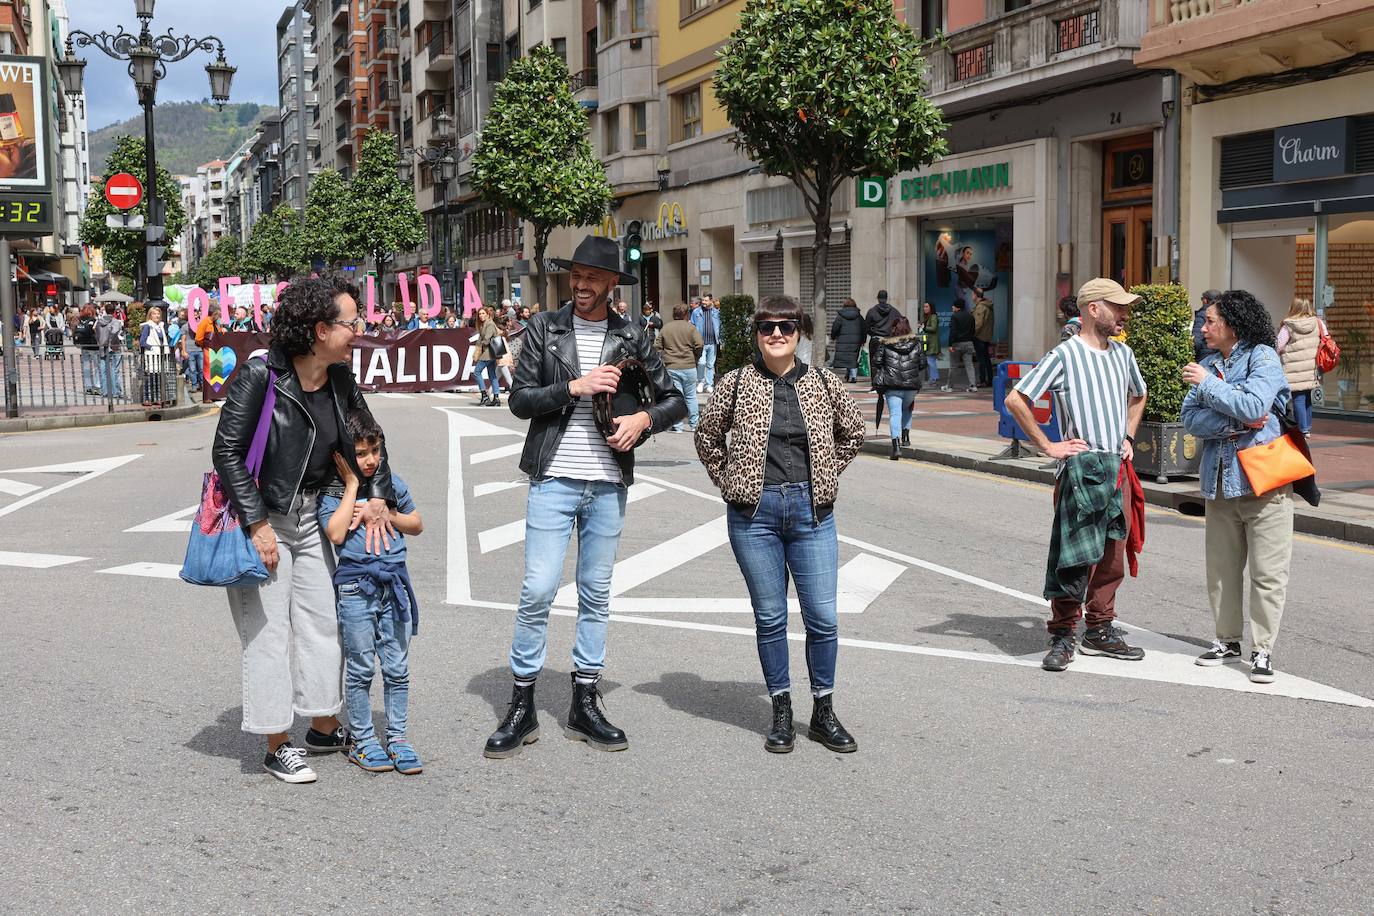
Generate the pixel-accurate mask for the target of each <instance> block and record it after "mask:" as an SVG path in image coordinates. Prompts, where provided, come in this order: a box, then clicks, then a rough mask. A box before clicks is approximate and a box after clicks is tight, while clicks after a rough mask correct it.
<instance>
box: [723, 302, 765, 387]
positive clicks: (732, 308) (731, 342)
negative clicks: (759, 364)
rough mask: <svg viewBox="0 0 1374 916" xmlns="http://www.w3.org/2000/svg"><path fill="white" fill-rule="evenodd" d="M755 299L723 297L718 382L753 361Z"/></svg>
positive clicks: (755, 346)
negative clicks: (732, 371) (722, 377)
mask: <svg viewBox="0 0 1374 916" xmlns="http://www.w3.org/2000/svg"><path fill="white" fill-rule="evenodd" d="M753 317H754V297H753V296H721V298H720V351H719V353H718V355H717V356H716V378H720V377H721V376H722V375H724V374H725V373H727V372H729V371H731V370H732V369H738V368H739V367H740V366H743V365H744V364H745V363H747V362H749V361H750V360H751V359H753V358H754V352H755V351H756V350H757V349H758V346H757V345H756V344H755V343H754V329H753V327H751V324H752V320H753Z"/></svg>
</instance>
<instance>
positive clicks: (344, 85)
mask: <svg viewBox="0 0 1374 916" xmlns="http://www.w3.org/2000/svg"><path fill="white" fill-rule="evenodd" d="M347 91H348V77H346V76H341V77H339V79H338V80H336V81H335V82H334V98H335V99H341V98H343V97H344V93H346V92H347Z"/></svg>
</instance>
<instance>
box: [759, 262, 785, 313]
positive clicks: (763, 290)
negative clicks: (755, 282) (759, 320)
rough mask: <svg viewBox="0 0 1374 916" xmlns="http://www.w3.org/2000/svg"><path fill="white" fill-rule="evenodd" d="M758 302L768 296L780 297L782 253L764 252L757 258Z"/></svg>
mask: <svg viewBox="0 0 1374 916" xmlns="http://www.w3.org/2000/svg"><path fill="white" fill-rule="evenodd" d="M758 258H759V264H758V267H759V301H760V302H761V301H763V300H764V299H765V298H766V297H768V296H781V295H782V294H783V292H782V270H783V268H782V252H781V251H765V252H763V253H761V254H760V255H759V256H758Z"/></svg>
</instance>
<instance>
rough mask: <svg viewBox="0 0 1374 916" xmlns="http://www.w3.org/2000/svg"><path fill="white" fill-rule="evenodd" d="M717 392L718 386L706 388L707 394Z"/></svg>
mask: <svg viewBox="0 0 1374 916" xmlns="http://www.w3.org/2000/svg"><path fill="white" fill-rule="evenodd" d="M715 390H716V386H715V385H707V386H706V393H707V394H710V393H711V392H712V391H715Z"/></svg>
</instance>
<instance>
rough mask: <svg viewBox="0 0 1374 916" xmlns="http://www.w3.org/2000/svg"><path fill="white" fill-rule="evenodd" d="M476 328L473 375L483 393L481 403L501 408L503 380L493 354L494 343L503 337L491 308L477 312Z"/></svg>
mask: <svg viewBox="0 0 1374 916" xmlns="http://www.w3.org/2000/svg"><path fill="white" fill-rule="evenodd" d="M474 327H475V328H476V330H477V333H476V335H475V336H476V338H477V341H476V343H477V356H476V359H475V360H474V362H473V369H472V374H473V375H474V376H476V378H477V388H478V390H480V391H481V392H482V399H481V401H480V402H479V403H480V405H481V406H482V407H500V406H501V378H500V376H499V374H498V373H497V371H496V355H495V353H494V352H493V344H492V341H493V340H495V339H496V338H498V337H500V336H501V329H500V328H498V327H497V326H496V321H495V319H494V318H493V317H492V310H491V308H489V307H488V306H485V305H484V306H482V307H481V308H479V309H478V310H477V320H476V323H475V324H474ZM502 342H503V343H504V341H502ZM488 384H490V385H491V393H490V394H488V393H487V385H488Z"/></svg>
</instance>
